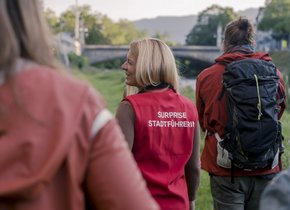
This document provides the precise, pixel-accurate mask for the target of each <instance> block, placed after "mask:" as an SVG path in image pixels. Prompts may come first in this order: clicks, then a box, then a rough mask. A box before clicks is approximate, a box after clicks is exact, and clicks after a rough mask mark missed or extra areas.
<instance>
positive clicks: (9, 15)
mask: <svg viewBox="0 0 290 210" xmlns="http://www.w3.org/2000/svg"><path fill="white" fill-rule="evenodd" d="M49 34H50V33H49V31H48V29H47V25H46V24H45V20H44V18H43V17H42V11H41V9H40V5H39V0H1V1H0V45H1V49H0V58H1V59H0V78H1V80H0V81H1V84H0V101H1V103H0V153H1V159H0V209H1V210H2V209H3V210H4V209H5V210H6V209H14V210H17V209H21V210H33V209H35V210H40V209H41V210H84V209H85V208H86V200H87V201H88V203H89V204H90V205H91V206H92V208H93V209H104V210H117V209H119V210H125V209H126V210H129V209H131V210H137V209H138V210H140V209H144V210H146V209H148V210H149V209H152V210H153V209H154V210H155V209H156V210H157V209H159V207H158V206H157V204H156V203H155V201H154V199H153V198H152V197H151V195H150V193H149V191H148V190H147V189H146V184H145V182H144V180H143V179H142V176H141V173H140V172H139V170H138V167H137V165H136V163H135V161H134V158H133V157H132V155H131V152H130V151H129V149H128V146H127V144H126V141H125V140H124V138H123V135H122V132H121V130H120V129H119V127H118V125H117V123H116V121H115V120H114V118H113V117H112V115H111V114H110V112H109V111H108V110H107V109H106V107H105V104H104V101H103V99H101V97H100V95H99V94H98V93H96V92H95V91H94V90H93V89H92V88H91V87H90V86H88V85H87V84H83V83H81V82H79V81H77V80H75V79H73V78H71V77H69V76H67V75H64V73H61V72H60V70H61V69H60V68H59V67H57V64H56V62H55V59H54V55H53V53H52V52H51V49H52V47H51V46H50V43H52V39H50V38H51V37H50V36H49Z"/></svg>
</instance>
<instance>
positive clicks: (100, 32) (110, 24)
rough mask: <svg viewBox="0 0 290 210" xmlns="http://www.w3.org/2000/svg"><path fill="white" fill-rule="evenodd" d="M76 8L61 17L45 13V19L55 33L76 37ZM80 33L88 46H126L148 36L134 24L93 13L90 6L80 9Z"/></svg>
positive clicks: (48, 12)
mask: <svg viewBox="0 0 290 210" xmlns="http://www.w3.org/2000/svg"><path fill="white" fill-rule="evenodd" d="M75 11H76V8H75V7H74V6H71V7H69V8H68V9H67V10H66V11H64V12H63V13H62V14H61V15H60V17H57V16H56V14H55V12H53V11H52V10H50V9H47V10H46V11H45V17H46V19H47V21H48V23H49V25H50V27H51V28H52V30H53V31H54V32H55V33H59V32H61V31H62V32H67V33H69V34H71V36H72V37H74V36H75V34H74V33H75V20H76V16H75V14H76V12H75ZM79 16H80V19H79V24H80V31H81V33H84V35H85V36H84V37H85V43H86V44H114V45H125V44H128V43H130V42H131V41H132V40H133V39H136V38H140V37H144V36H146V32H144V31H139V30H138V29H137V28H136V27H135V26H134V25H133V23H132V22H130V21H128V20H125V19H123V20H119V21H118V22H114V21H113V20H111V19H110V18H109V17H108V16H106V15H103V14H101V13H99V12H93V11H92V10H91V7H90V6H89V5H83V6H80V7H79Z"/></svg>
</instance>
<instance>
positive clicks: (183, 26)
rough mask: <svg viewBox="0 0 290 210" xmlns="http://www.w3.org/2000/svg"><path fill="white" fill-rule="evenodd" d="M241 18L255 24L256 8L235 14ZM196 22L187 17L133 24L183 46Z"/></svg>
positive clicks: (190, 16)
mask: <svg viewBox="0 0 290 210" xmlns="http://www.w3.org/2000/svg"><path fill="white" fill-rule="evenodd" d="M237 13H238V14H239V15H241V16H245V17H248V18H249V19H251V20H252V21H253V22H255V19H256V16H257V14H258V9H257V8H249V9H246V10H243V11H238V12H237ZM196 22H197V15H188V16H160V17H156V18H150V19H140V20H137V21H134V22H133V24H134V25H135V26H136V27H137V28H138V29H139V30H145V31H147V33H148V34H149V35H150V36H154V35H155V34H156V33H168V34H170V39H171V41H173V42H175V43H176V44H181V45H183V44H184V43H185V39H186V35H187V34H188V33H189V32H190V31H191V29H192V28H193V26H194V25H195V24H196Z"/></svg>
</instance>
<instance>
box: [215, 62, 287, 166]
mask: <svg viewBox="0 0 290 210" xmlns="http://www.w3.org/2000/svg"><path fill="white" fill-rule="evenodd" d="M278 89H279V76H278V75H277V69H276V66H275V65H274V64H273V63H272V62H269V61H263V60H259V59H252V58H248V59H244V60H239V61H234V62H231V63H229V64H227V65H226V68H225V72H224V74H223V92H222V95H221V97H226V103H227V115H228V123H227V125H226V127H225V136H224V139H221V138H220V137H219V135H218V134H217V133H216V134H215V135H216V138H217V140H218V144H217V150H218V158H217V163H218V165H220V166H222V167H225V168H233V167H237V168H240V169H243V170H255V169H261V168H269V169H270V168H273V167H275V166H276V165H277V164H278V162H279V160H278V159H279V153H281V148H282V134H281V126H280V123H279V121H278V114H279V111H280V109H279V107H280V106H279V102H278V99H277V94H278ZM278 95H279V94H278ZM278 98H279V97H278Z"/></svg>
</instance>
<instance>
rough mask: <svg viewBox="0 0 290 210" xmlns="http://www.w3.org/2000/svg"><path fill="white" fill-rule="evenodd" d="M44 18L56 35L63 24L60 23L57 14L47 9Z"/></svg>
mask: <svg viewBox="0 0 290 210" xmlns="http://www.w3.org/2000/svg"><path fill="white" fill-rule="evenodd" d="M44 17H45V19H46V21H47V23H48V25H49V27H50V28H51V30H52V31H53V32H54V33H58V32H59V31H60V30H61V24H60V22H59V18H58V17H57V15H56V14H55V12H54V11H53V10H51V9H49V8H48V9H46V10H45V11H44Z"/></svg>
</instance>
